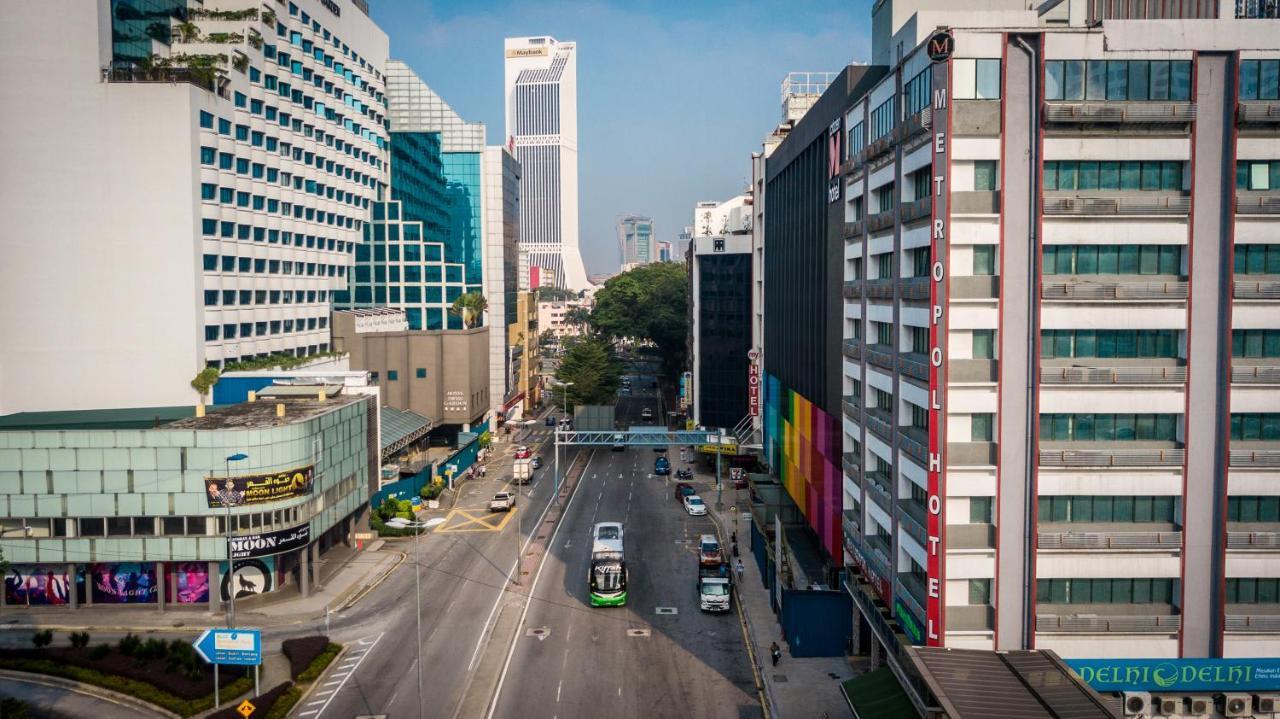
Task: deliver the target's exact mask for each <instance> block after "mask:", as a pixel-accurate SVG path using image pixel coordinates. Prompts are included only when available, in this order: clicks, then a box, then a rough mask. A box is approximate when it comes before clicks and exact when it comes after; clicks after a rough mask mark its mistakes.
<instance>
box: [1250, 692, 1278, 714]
mask: <svg viewBox="0 0 1280 719" xmlns="http://www.w3.org/2000/svg"><path fill="white" fill-rule="evenodd" d="M1253 706H1254V708H1255V709H1256V710H1257V711H1258V713H1260V714H1266V713H1276V712H1280V694H1254V695H1253Z"/></svg>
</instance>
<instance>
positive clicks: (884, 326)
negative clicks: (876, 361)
mask: <svg viewBox="0 0 1280 719" xmlns="http://www.w3.org/2000/svg"><path fill="white" fill-rule="evenodd" d="M871 325H872V327H873V328H874V329H875V331H876V344H878V345H887V346H890V347H891V346H893V325H892V324H890V323H888V322H876V321H874V320H872V322H871Z"/></svg>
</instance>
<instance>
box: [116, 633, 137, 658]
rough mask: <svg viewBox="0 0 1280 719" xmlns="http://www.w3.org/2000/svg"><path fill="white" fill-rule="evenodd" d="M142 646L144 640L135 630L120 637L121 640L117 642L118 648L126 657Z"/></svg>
mask: <svg viewBox="0 0 1280 719" xmlns="http://www.w3.org/2000/svg"><path fill="white" fill-rule="evenodd" d="M141 648H142V640H141V639H139V638H138V635H136V634H134V633H133V632H129V633H128V634H126V635H124V636H123V637H120V641H118V642H116V649H118V650H119V651H120V653H121V654H123V655H125V656H126V657H131V656H133V655H135V654H136V653H137V652H138V650H139V649H141Z"/></svg>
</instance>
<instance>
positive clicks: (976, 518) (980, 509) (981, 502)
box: [969, 497, 992, 524]
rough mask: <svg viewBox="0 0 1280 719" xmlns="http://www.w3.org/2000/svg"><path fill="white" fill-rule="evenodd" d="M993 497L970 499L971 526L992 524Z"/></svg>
mask: <svg viewBox="0 0 1280 719" xmlns="http://www.w3.org/2000/svg"><path fill="white" fill-rule="evenodd" d="M991 508H992V498H991V497H970V498H969V524H991Z"/></svg>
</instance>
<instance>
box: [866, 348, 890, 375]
mask: <svg viewBox="0 0 1280 719" xmlns="http://www.w3.org/2000/svg"><path fill="white" fill-rule="evenodd" d="M887 346H888V345H868V346H867V348H866V355H867V361H868V362H870V363H871V364H874V365H877V366H880V367H883V368H885V369H887V370H889V371H891V372H892V371H893V368H894V361H893V358H894V353H893V351H891V350H890V351H886V350H882V349H876V348H877V347H887Z"/></svg>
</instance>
